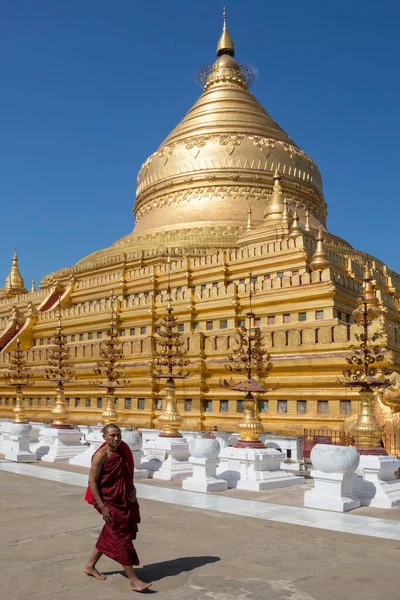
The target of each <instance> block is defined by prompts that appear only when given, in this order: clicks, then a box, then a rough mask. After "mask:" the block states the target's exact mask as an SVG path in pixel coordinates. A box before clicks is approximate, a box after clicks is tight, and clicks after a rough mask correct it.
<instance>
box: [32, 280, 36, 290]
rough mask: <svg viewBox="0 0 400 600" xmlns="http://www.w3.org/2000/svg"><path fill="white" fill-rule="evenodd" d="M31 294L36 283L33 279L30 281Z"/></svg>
mask: <svg viewBox="0 0 400 600" xmlns="http://www.w3.org/2000/svg"><path fill="white" fill-rule="evenodd" d="M32 292H36V282H35V280H34V279H32V285H31V293H32Z"/></svg>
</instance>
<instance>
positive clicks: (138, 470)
mask: <svg viewBox="0 0 400 600" xmlns="http://www.w3.org/2000/svg"><path fill="white" fill-rule="evenodd" d="M132 454H133V462H134V465H135V474H134V479H136V480H137V479H148V478H149V472H148V470H147V469H145V468H144V467H142V451H141V450H132Z"/></svg>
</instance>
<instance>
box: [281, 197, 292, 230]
mask: <svg viewBox="0 0 400 600" xmlns="http://www.w3.org/2000/svg"><path fill="white" fill-rule="evenodd" d="M290 224H291V221H290V215H289V209H288V204H287V198H285V199H284V200H283V211H282V227H283V229H284V232H285V233H289V229H290Z"/></svg>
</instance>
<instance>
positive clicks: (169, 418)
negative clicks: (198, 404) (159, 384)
mask: <svg viewBox="0 0 400 600" xmlns="http://www.w3.org/2000/svg"><path fill="white" fill-rule="evenodd" d="M175 390H176V385H175V382H174V380H173V379H168V380H167V383H166V384H165V408H164V410H163V412H162V414H161V415H160V416H159V417H158V422H159V426H160V428H161V430H162V433H161V437H182V434H181V433H180V432H179V428H180V427H181V425H182V422H183V419H182V417H181V415H180V414H179V412H178V409H177V407H176V400H175Z"/></svg>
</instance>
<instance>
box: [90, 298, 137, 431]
mask: <svg viewBox="0 0 400 600" xmlns="http://www.w3.org/2000/svg"><path fill="white" fill-rule="evenodd" d="M117 302H118V301H117V298H116V297H115V295H114V291H113V290H112V291H111V296H110V317H111V318H110V328H109V329H108V331H107V339H105V340H104V342H103V343H102V346H101V349H100V360H99V361H97V363H96V367H95V369H94V372H95V373H96V375H100V376H103V377H104V378H105V381H101V380H96V381H94V382H93V385H94V386H95V387H98V388H106V389H107V393H106V408H105V410H104V411H103V413H102V415H101V416H102V419H103V423H104V425H109V424H110V423H117V421H118V412H117V410H116V408H115V389H116V388H120V387H122V386H126V385H128V384H129V381H122V382H120V378H121V372H120V369H124V368H125V366H126V365H124V364H121V362H120V361H121V360H122V358H123V351H122V348H121V343H120V340H119V338H118V326H117V317H118V307H117V306H116V305H117Z"/></svg>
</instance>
